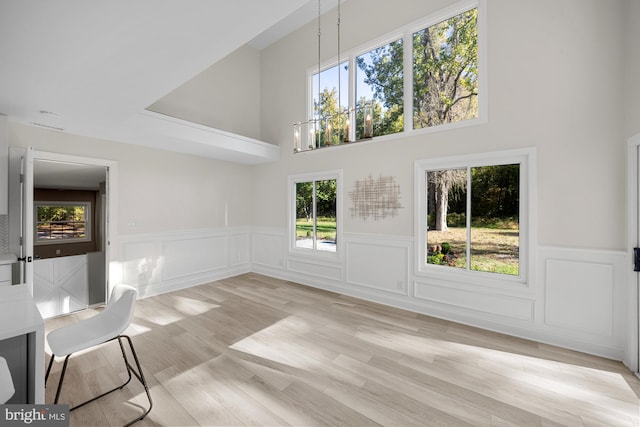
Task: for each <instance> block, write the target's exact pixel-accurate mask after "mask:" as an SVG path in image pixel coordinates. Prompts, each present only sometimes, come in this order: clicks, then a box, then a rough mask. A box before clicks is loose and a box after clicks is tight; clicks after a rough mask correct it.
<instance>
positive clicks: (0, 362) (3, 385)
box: [0, 357, 16, 404]
mask: <svg viewBox="0 0 640 427" xmlns="http://www.w3.org/2000/svg"><path fill="white" fill-rule="evenodd" d="M15 392H16V389H15V388H14V386H13V380H12V379H11V372H9V365H7V361H6V360H5V358H4V357H0V404H4V403H6V402H7V400H9V399H11V397H12V396H13V394H14V393H15Z"/></svg>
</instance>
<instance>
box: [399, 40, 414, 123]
mask: <svg viewBox="0 0 640 427" xmlns="http://www.w3.org/2000/svg"><path fill="white" fill-rule="evenodd" d="M402 43H403V45H404V46H403V52H404V55H403V56H404V57H403V64H402V69H403V85H404V86H403V96H404V100H403V101H404V132H411V131H412V130H413V33H412V32H411V31H408V30H407V31H405V33H404V36H403V40H402Z"/></svg>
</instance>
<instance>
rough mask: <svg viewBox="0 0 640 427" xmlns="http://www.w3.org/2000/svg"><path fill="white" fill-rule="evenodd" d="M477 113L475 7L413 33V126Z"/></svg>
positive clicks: (467, 117) (435, 123)
mask: <svg viewBox="0 0 640 427" xmlns="http://www.w3.org/2000/svg"><path fill="white" fill-rule="evenodd" d="M475 117H478V9H471V10H469V11H467V12H464V13H462V14H460V15H456V16H454V17H452V18H449V19H447V20H446V21H443V22H441V23H439V24H436V25H432V26H430V27H428V28H425V29H424V30H422V31H418V32H416V33H415V34H414V35H413V127H414V129H420V128H424V127H430V126H437V125H441V124H445V123H452V122H457V121H461V120H467V119H472V118H475Z"/></svg>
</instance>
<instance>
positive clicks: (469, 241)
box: [466, 166, 472, 270]
mask: <svg viewBox="0 0 640 427" xmlns="http://www.w3.org/2000/svg"><path fill="white" fill-rule="evenodd" d="M471 191H472V188H471V167H469V166H467V211H466V214H467V218H466V226H467V247H466V252H467V270H471Z"/></svg>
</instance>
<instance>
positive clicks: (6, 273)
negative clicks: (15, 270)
mask: <svg viewBox="0 0 640 427" xmlns="http://www.w3.org/2000/svg"><path fill="white" fill-rule="evenodd" d="M1 286H11V264H5V265H0V287H1Z"/></svg>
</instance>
